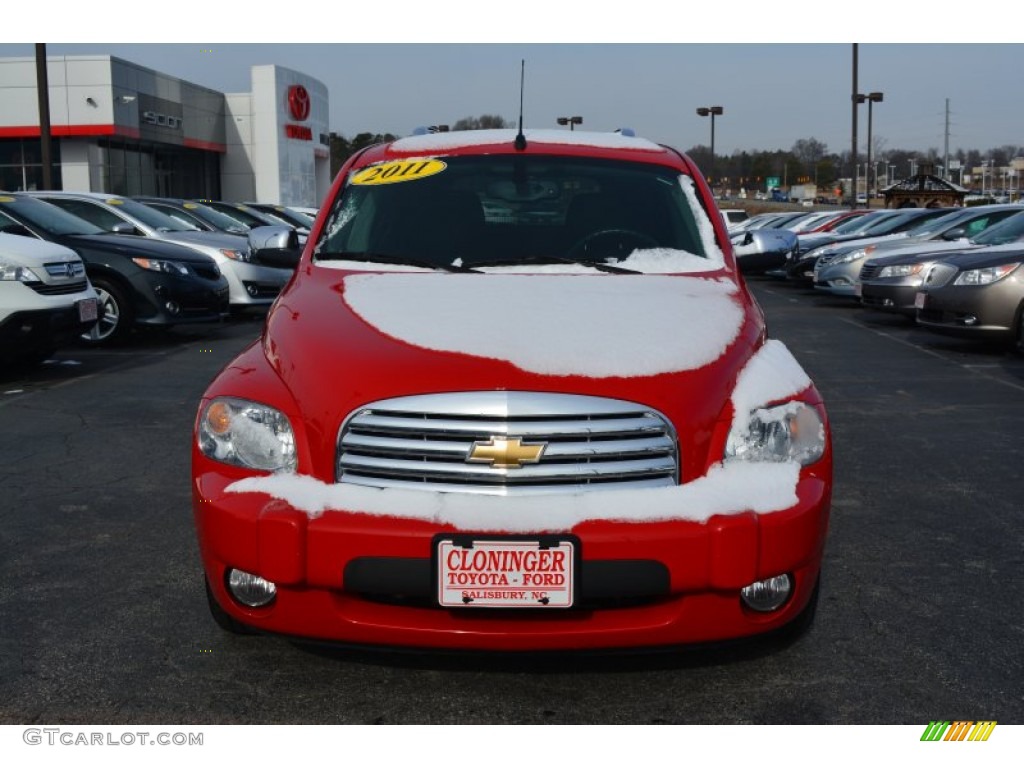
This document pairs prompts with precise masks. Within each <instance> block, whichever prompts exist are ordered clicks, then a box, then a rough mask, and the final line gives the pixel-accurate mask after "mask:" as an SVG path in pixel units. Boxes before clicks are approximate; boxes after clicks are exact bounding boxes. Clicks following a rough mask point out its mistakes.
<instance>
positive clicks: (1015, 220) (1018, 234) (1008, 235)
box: [971, 213, 1024, 245]
mask: <svg viewBox="0 0 1024 768" xmlns="http://www.w3.org/2000/svg"><path fill="white" fill-rule="evenodd" d="M1021 239H1024V213H1016V214H1014V215H1013V216H1011V217H1010V218H1008V219H1007V220H1006V221H1004V222H1002V223H1001V224H997V225H996V226H994V227H992V228H991V229H986V230H985V231H984V232H982V233H981V234H979V235H975V236H974V237H972V238H971V242H972V243H977V244H978V245H1006V244H1007V243H1016V242H1017V241H1018V240H1021Z"/></svg>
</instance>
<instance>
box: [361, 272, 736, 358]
mask: <svg viewBox="0 0 1024 768" xmlns="http://www.w3.org/2000/svg"><path fill="white" fill-rule="evenodd" d="M344 284H345V287H344V299H345V302H346V303H347V304H348V306H349V307H350V308H351V309H352V311H353V312H355V313H356V314H357V315H358V316H359V317H360V318H362V319H363V320H364V321H365V322H367V323H368V324H369V325H371V326H372V327H374V328H376V329H377V330H379V331H380V332H381V333H383V334H385V335H386V336H390V337H392V338H395V339H398V340H400V341H403V342H406V343H408V344H411V345H414V346H417V347H421V348H424V349H429V350H434V351H443V352H458V353H462V354H466V355H473V356H476V357H482V358H488V359H495V360H502V361H506V362H508V363H511V364H512V365H514V366H516V367H518V368H520V369H522V370H524V371H529V372H532V373H539V374H543V375H550V376H588V377H593V378H608V377H617V376H621V377H636V376H654V375H658V374H662V373H671V372H678V371H689V370H695V369H697V368H701V367H703V366H705V365H707V364H708V363H711V362H713V361H714V360H717V359H718V358H719V357H721V355H722V354H723V353H724V352H725V350H726V349H727V348H728V346H729V345H730V344H731V343H733V342H734V341H735V340H736V338H737V336H738V334H739V332H740V329H741V327H742V324H743V320H744V313H743V308H742V304H741V302H740V300H739V297H738V295H737V291H738V288H737V286H736V284H735V283H733V282H731V281H729V280H713V279H702V278H695V277H663V276H655V275H618V276H614V278H613V277H611V276H604V275H602V276H581V275H574V276H563V275H487V276H481V275H472V274H469V275H460V274H361V275H348V276H347V277H346V278H345V280H344Z"/></svg>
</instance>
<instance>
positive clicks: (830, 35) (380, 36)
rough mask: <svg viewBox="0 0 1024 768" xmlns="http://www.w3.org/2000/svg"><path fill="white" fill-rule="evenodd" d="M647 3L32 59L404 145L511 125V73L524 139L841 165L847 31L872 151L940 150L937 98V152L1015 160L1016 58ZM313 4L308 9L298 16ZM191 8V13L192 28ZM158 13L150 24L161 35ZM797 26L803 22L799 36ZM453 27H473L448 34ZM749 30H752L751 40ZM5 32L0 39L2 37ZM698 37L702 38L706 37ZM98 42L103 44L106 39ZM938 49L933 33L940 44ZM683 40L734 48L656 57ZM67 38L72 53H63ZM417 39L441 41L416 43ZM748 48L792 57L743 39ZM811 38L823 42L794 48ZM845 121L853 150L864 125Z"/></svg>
mask: <svg viewBox="0 0 1024 768" xmlns="http://www.w3.org/2000/svg"><path fill="white" fill-rule="evenodd" d="M647 4H648V0H631V1H630V2H622V1H621V0H620V1H619V2H617V3H608V2H604V1H603V0H591V2H590V3H588V4H587V5H586V6H583V5H581V4H580V3H578V2H575V3H572V5H575V6H576V7H587V8H588V9H590V10H592V11H593V12H594V19H598V20H600V22H601V23H597V22H595V21H594V19H592V20H591V21H590V22H589V25H588V23H582V22H581V23H575V22H576V21H578V20H577V19H575V17H574V16H572V15H571V14H565V13H563V14H561V15H557V16H552V15H551V14H550V13H547V14H540V13H539V11H538V10H537V9H539V8H544V7H552V6H553V4H552V3H551V2H550V0H548V2H543V3H540V2H536V1H535V0H513V1H512V2H510V3H506V4H503V5H498V4H495V3H489V4H483V3H478V2H477V3H465V4H463V3H461V0H444V2H435V3H431V2H429V1H428V0H422V2H416V3H412V2H405V0H398V1H397V2H390V3H388V4H387V5H386V6H384V5H381V6H375V9H374V10H368V11H364V12H361V13H360V12H355V11H352V10H351V8H350V7H346V6H350V4H348V3H344V4H342V3H334V4H331V5H324V6H316V5H315V4H313V3H310V2H306V3H303V4H298V5H295V6H293V7H294V8H295V9H296V11H298V9H300V8H302V9H305V11H308V12H304V13H301V14H299V13H293V14H285V13H283V12H282V13H280V14H278V15H276V16H273V17H271V16H270V15H266V16H260V15H257V14H255V13H254V14H252V15H251V16H247V18H246V20H245V21H244V22H242V23H243V24H244V26H240V25H239V24H238V23H235V22H233V21H222V22H220V23H217V22H216V19H211V22H212V23H210V24H205V25H203V27H204V28H209V29H217V30H225V32H222V33H220V34H218V35H216V37H217V38H218V39H227V40H231V39H236V40H237V39H238V38H242V39H261V38H262V39H267V38H268V36H271V35H273V36H278V35H280V36H281V37H282V38H283V39H288V36H291V37H292V39H294V37H295V35H296V34H299V35H302V36H304V37H308V38H309V39H311V40H322V39H327V40H339V41H341V42H329V43H328V42H320V43H301V44H300V43H293V42H287V43H273V44H272V43H259V44H248V43H238V42H228V43H216V42H198V43H176V44H164V43H155V42H144V43H135V42H118V43H97V42H96V37H97V34H98V33H97V32H96V31H95V30H93V29H91V28H90V27H89V26H83V27H77V26H74V25H73V24H70V21H69V20H68V19H65V20H64V27H63V28H58V29H57V30H56V32H55V33H53V34H52V39H59V40H64V41H67V42H61V43H49V44H48V53H49V54H51V55H55V54H68V55H73V54H110V55H113V56H119V57H121V58H124V59H127V60H129V61H133V62H136V63H138V64H142V65H144V66H147V67H151V68H153V69H156V70H159V71H161V72H165V73H167V74H170V75H174V76H176V77H180V78H182V79H185V80H190V81H192V82H195V83H198V84H200V85H204V86H207V87H210V88H214V89H217V90H221V91H225V92H242V91H248V90H250V79H249V78H250V73H249V69H250V67H251V66H253V65H256V64H279V65H283V66H286V67H290V68H292V69H296V70H299V71H301V72H304V73H306V74H308V75H311V76H312V77H315V78H317V79H318V80H321V81H322V82H324V83H325V84H326V85H327V87H328V90H329V94H330V104H331V109H330V129H331V130H332V131H335V132H338V133H342V134H344V135H346V136H352V135H354V134H356V133H358V132H361V131H373V132H390V133H394V134H397V135H407V134H409V133H410V132H411V131H412V130H413V128H415V127H416V126H417V125H425V124H431V123H442V122H447V123H453V122H455V121H456V120H458V119H459V118H461V117H465V116H469V115H474V116H475V115H480V114H483V113H489V114H498V115H501V116H502V117H505V118H507V119H509V120H512V119H514V118H515V117H516V114H517V111H518V102H519V62H520V60H521V59H525V60H526V97H525V118H526V125H527V127H554V125H555V119H556V118H557V117H559V116H563V115H581V116H582V117H583V119H584V124H583V127H584V128H587V129H592V130H601V131H605V130H613V129H615V128H619V127H623V126H627V127H631V128H634V129H635V130H636V131H637V133H638V134H640V135H642V136H646V137H648V138H651V139H654V140H656V141H659V142H665V143H669V144H673V145H675V146H677V147H679V148H681V149H684V150H685V149H689V148H690V147H692V146H694V145H696V144H707V143H709V140H710V123H709V120H708V119H707V118H702V117H699V116H698V115H697V114H696V108H697V107H700V106H712V105H720V106H722V107H723V108H724V110H725V114H724V115H722V116H721V117H718V118H717V119H716V121H715V149H716V152H717V153H719V154H730V153H732V152H733V151H734V150H737V149H789V148H790V147H791V146H792V145H793V142H794V141H796V140H797V139H801V138H810V137H814V138H817V139H818V140H820V141H823V142H825V143H826V144H827V145H828V147H829V149H830V150H832V151H842V150H848V149H849V147H850V127H851V125H850V124H851V114H850V92H851V85H852V82H851V79H852V74H851V72H852V70H851V61H852V45H851V44H850V43H849V42H845V40H849V39H851V37H852V36H853V33H854V32H857V33H859V34H860V35H861V39H874V40H884V42H876V43H861V44H860V48H859V59H860V67H859V70H860V71H859V90H860V91H861V92H867V91H882V92H883V93H884V94H885V97H884V102H882V103H880V104H876V105H875V107H874V134H875V136H878V137H882V138H884V140H885V142H886V145H885V146H886V148H888V149H897V148H901V149H913V150H926V149H928V148H930V147H936V148H938V149H939V150H940V151H941V150H942V147H943V134H944V123H945V106H946V99H949V104H950V150H951V151H955V150H956V149H957V148H961V147H962V148H964V149H972V148H976V149H981V150H985V149H988V148H991V147H998V146H1002V145H1007V144H1008V145H1014V146H1017V145H1018V144H1020V145H1024V100H1022V99H1020V98H1019V94H1018V83H1017V81H1018V80H1019V76H1020V71H1021V68H1022V63H1024V55H1022V54H1024V45H1020V44H1013V43H997V42H981V43H979V42H976V41H975V42H972V43H956V44H953V43H941V44H933V43H927V44H926V43H921V42H913V41H915V40H920V39H923V38H927V39H936V40H938V39H943V36H942V35H938V34H932V33H931V30H929V29H927V28H925V27H923V26H922V23H923V22H921V20H920V19H918V18H915V16H914V15H910V16H909V18H906V19H904V18H902V17H899V16H897V15H895V14H898V13H900V12H899V11H890V12H888V13H881V14H880V15H874V16H872V19H873V22H872V24H873V26H872V27H871V29H872V30H875V29H883V28H884V29H885V30H886V31H887V33H886V34H882V35H880V34H878V33H877V32H874V31H873V32H871V33H870V34H869V33H868V32H867V31H866V30H858V29H854V30H853V31H852V32H845V33H844V32H843V31H842V30H843V29H844V27H843V26H842V25H841V23H840V20H841V16H842V13H845V12H843V11H842V9H841V8H840V6H838V5H835V6H830V8H832V9H833V10H835V11H836V12H837V13H836V14H832V13H831V12H830V13H829V14H828V17H826V16H825V15H824V13H823V7H822V6H821V5H820V4H807V3H786V2H777V3H775V4H772V5H771V6H770V8H771V9H772V11H773V13H774V14H775V15H774V16H773V17H772V18H771V19H770V20H769V19H767V18H763V19H762V17H757V16H755V15H754V13H755V12H754V11H753V10H752V9H753V8H759V9H764V8H768V7H769V6H768V5H766V4H764V3H760V4H757V5H749V4H747V3H745V2H734V3H729V4H723V5H721V6H719V8H720V9H721V14H725V15H726V16H729V17H732V18H727V17H723V18H718V16H719V8H712V9H710V10H703V11H701V12H700V13H701V14H703V16H702V17H700V20H699V23H697V20H698V17H696V16H694V15H693V14H694V12H692V11H690V10H685V11H679V12H677V13H678V17H677V18H670V17H668V16H666V15H665V14H664V12H661V11H658V10H656V9H657V8H659V7H662V6H652V8H651V9H649V10H645V8H646V6H647ZM187 5H189V3H188V2H184V3H183V2H178V3H176V4H175V8H176V10H177V11H181V13H176V14H172V15H171V16H173V17H174V18H173V19H170V24H171V26H169V27H166V28H164V27H161V29H160V30H158V31H156V32H154V30H153V29H152V28H150V27H147V26H146V25H144V24H141V23H133V24H132V26H131V27H130V28H129V27H126V26H125V25H120V24H119V25H118V28H117V34H118V35H119V36H120V37H121V38H122V39H124V36H125V35H126V34H130V35H131V36H130V37H128V38H127V40H151V39H152V38H153V35H154V34H159V36H160V37H161V38H164V39H171V40H174V39H178V40H181V39H192V38H194V37H195V31H194V30H195V24H194V23H192V21H191V20H190V17H189V15H188V14H187V13H184V9H185V7H186V6H187ZM566 5H570V4H568V3H567V4H566ZM748 6H749V7H748ZM872 6H874V8H872ZM879 6H881V7H884V4H881V3H875V2H874V0H871V1H870V2H868V3H866V4H865V3H860V4H858V8H860V9H861V11H860V13H861V16H860V17H859V18H860V19H861V22H860V23H863V14H864V13H871V14H874V13H875V11H876V10H877V8H878V7H879ZM314 7H316V8H319V9H320V10H319V11H317V12H315V13H314V12H313V10H314ZM385 7H386V10H384V9H385ZM664 7H666V8H667V7H670V6H669V5H667V4H666V5H664ZM252 8H253V9H255V6H252ZM467 8H471V9H472V14H470V13H469V12H468V11H466V9H467ZM787 8H791V11H790V14H789V15H787V12H786V9H787ZM446 9H447V12H446ZM208 10H209V9H208V8H206V10H205V11H204V13H203V14H199V12H198V11H196V14H197V16H201V17H202V18H204V19H207V18H209V16H208V13H207V11H208ZM808 14H812V15H810V16H809V15H808ZM934 15H936V16H941V15H942V14H934ZM167 16H168V15H167V14H162V15H161V18H160V23H161V24H165V23H166V22H167V21H168V19H167ZM684 16H685V19H684ZM127 18H128V17H124V18H122V21H124V20H126V19H127ZM131 18H132V19H133V20H134V19H135V17H134V15H133V16H132V17H131ZM234 18H235V20H237V16H235V17H234ZM300 18H301V19H302V23H301V24H300V23H299V19H300ZM686 19H689V20H690V21H691V24H690V25H686V24H685V23H684V22H685V20H686ZM809 19H815V20H816V21H815V22H814V23H810V24H808V20H809ZM311 20H312V21H313V22H316V23H310V22H311ZM467 20H470V21H472V22H473V25H472V26H466V22H467ZM761 20H763V21H764V27H763V28H759V27H758V22H759V21H761ZM268 21H269V22H270V23H269V24H268V23H267V22H268ZM932 23H933V24H934V21H933V22H932ZM190 24H191V26H190ZM780 24H781V27H780ZM941 24H942V25H945V24H946V22H945V21H942V22H941ZM69 25H70V26H69ZM990 26H993V25H990ZM1010 26H1012V25H1010ZM18 28H19V27H17V26H16V25H7V26H6V29H5V30H4V34H5V35H7V36H10V34H11V31H12V30H14V29H18ZM705 28H706V29H708V30H711V31H709V32H708V34H706V35H705V34H704V33H703V31H702V30H704V29H705ZM819 28H820V31H819ZM939 28H940V29H947V30H948V28H947V27H945V26H940V27H939ZM29 29H31V27H29ZM780 29H781V30H785V32H786V33H785V34H781V33H780V32H779V31H778V30H780ZM82 30H84V31H82ZM107 30H109V28H107ZM129 30H130V31H129ZM247 30H251V33H250V32H247ZM826 30H827V32H826ZM837 30H838V36H837ZM48 31H49V30H48ZM136 33H137V36H136ZM164 33H166V34H164ZM990 33H993V30H988V31H987V33H986V34H990ZM994 33H995V34H996V35H998V34H1000V31H999V30H998V29H996V30H995V31H994ZM956 34H958V35H959V34H960V33H959V32H957V33H956ZM893 35H895V38H893V37H892V36H893ZM99 36H100V37H101V38H102V39H110V37H111V36H110V34H109V32H108V31H104V32H101V33H99ZM951 36H952V33H951V32H949V31H947V32H946V38H947V39H949V38H950V37H951ZM695 38H699V39H712V40H713V39H721V40H724V41H728V40H737V41H744V40H745V41H746V42H715V43H697V42H665V41H666V40H682V41H686V40H688V39H695ZM76 39H81V40H83V41H88V42H83V43H75V42H70V41H73V40H76ZM435 39H438V40H444V41H445V42H441V43H434V42H420V41H431V40H435ZM645 39H650V40H651V42H643V41H644V40H645ZM763 39H782V40H791V41H793V42H785V43H772V44H765V43H761V42H756V41H757V40H763ZM815 39H821V40H827V41H828V42H821V43H819V42H799V41H800V40H808V41H811V40H815ZM361 40H368V41H371V42H360V41H361ZM392 40H393V41H396V42H383V41H392ZM510 40H528V41H530V42H527V43H519V42H510ZM548 40H558V41H567V42H548ZM590 40H601V41H609V42H603V43H602V44H595V43H592V42H589V41H590ZM616 40H622V42H614V41H616ZM902 40H906V41H910V42H901V41H902ZM450 41H454V42H450ZM477 41H481V42H477ZM538 41H543V42H538ZM204 51H210V52H204ZM31 55H33V46H32V44H31V43H28V42H16V41H8V42H2V43H0V56H31ZM860 111H861V127H860V136H861V151H863V147H864V142H865V137H866V133H867V110H866V108H865V107H862V108H861V110H860Z"/></svg>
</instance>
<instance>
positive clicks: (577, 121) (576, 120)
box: [558, 115, 583, 131]
mask: <svg viewBox="0 0 1024 768" xmlns="http://www.w3.org/2000/svg"><path fill="white" fill-rule="evenodd" d="M558 124H559V125H568V126H569V130H570V131H571V130H573V127H574V126H577V125H583V118H582V117H580V116H579V115H574V116H572V117H560V118H558Z"/></svg>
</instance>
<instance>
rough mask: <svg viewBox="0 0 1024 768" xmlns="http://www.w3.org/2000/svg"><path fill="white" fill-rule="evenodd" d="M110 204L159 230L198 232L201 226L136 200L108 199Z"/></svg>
mask: <svg viewBox="0 0 1024 768" xmlns="http://www.w3.org/2000/svg"><path fill="white" fill-rule="evenodd" d="M107 203H108V204H110V205H116V206H117V209H118V210H119V211H123V212H124V214H125V215H126V216H131V217H132V218H133V219H136V220H138V221H141V222H142V223H143V224H145V225H146V226H147V227H152V228H153V229H155V230H156V231H157V232H198V231H200V230H199V227H197V226H195V225H194V224H189V223H187V222H185V221H182V220H181V219H172V218H171V217H170V216H168V215H167V214H164V213H160V211H154V210H153V209H152V208H149V207H147V206H145V205H143V204H142V203H137V202H135V201H134V200H122V199H117V200H107Z"/></svg>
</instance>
